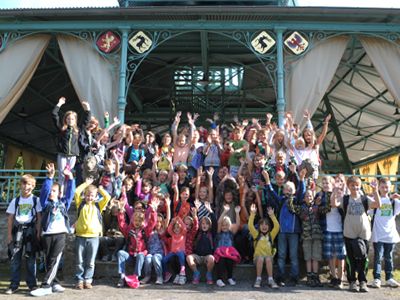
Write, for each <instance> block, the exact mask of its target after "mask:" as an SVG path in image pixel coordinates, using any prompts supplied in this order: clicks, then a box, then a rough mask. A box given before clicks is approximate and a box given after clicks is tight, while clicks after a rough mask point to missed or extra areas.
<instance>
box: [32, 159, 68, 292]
mask: <svg viewBox="0 0 400 300" xmlns="http://www.w3.org/2000/svg"><path fill="white" fill-rule="evenodd" d="M46 169H47V172H48V174H47V178H46V179H45V181H44V183H43V185H42V189H41V191H40V204H41V206H42V207H43V208H44V209H43V213H42V244H43V248H44V252H45V257H46V259H45V260H46V274H45V276H44V278H43V281H42V286H41V288H40V289H37V290H34V291H31V293H30V294H31V295H32V296H36V297H38V296H45V295H48V294H51V293H53V292H54V293H55V292H63V291H64V290H65V289H64V288H63V287H62V286H61V285H60V284H59V282H58V280H57V277H56V276H57V270H58V265H59V263H60V259H61V256H62V253H63V250H64V247H65V241H66V234H67V233H69V232H70V226H69V217H68V209H69V207H70V205H71V202H72V198H73V197H74V193H75V180H74V178H73V176H72V173H71V171H70V170H68V169H65V170H64V175H65V178H68V181H67V188H66V193H65V197H63V198H59V197H60V194H61V191H60V185H59V184H58V183H54V182H53V178H54V174H55V169H54V164H53V163H50V164H48V165H47V166H46Z"/></svg>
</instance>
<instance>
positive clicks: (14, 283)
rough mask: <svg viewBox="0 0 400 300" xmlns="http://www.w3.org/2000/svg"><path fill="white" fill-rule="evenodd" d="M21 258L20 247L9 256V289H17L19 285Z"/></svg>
mask: <svg viewBox="0 0 400 300" xmlns="http://www.w3.org/2000/svg"><path fill="white" fill-rule="evenodd" d="M21 260H22V249H20V250H19V251H18V252H17V253H15V254H14V255H13V257H12V258H11V264H10V269H11V280H10V281H11V282H10V287H11V289H13V290H14V289H17V288H18V287H19V283H20V281H21Z"/></svg>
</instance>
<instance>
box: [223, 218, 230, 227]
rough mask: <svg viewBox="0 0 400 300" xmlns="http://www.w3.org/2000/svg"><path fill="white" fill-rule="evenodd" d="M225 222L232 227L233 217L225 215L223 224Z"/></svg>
mask: <svg viewBox="0 0 400 300" xmlns="http://www.w3.org/2000/svg"><path fill="white" fill-rule="evenodd" d="M223 223H226V224H227V225H228V226H229V227H231V225H232V221H231V219H230V218H229V217H228V216H225V217H224V218H223V219H222V222H221V224H223Z"/></svg>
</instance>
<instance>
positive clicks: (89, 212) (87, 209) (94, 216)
mask: <svg viewBox="0 0 400 300" xmlns="http://www.w3.org/2000/svg"><path fill="white" fill-rule="evenodd" d="M87 186H88V184H87V183H82V184H81V185H80V186H78V187H77V188H76V191H75V196H74V199H75V204H76V208H77V210H78V209H79V206H80V205H81V203H82V201H85V197H84V196H82V195H81V194H82V192H83V190H84V189H85V188H86V187H87ZM98 191H99V193H100V195H101V196H102V197H103V198H102V199H101V200H100V201H99V202H98V204H99V208H100V212H102V211H103V210H104V209H105V207H106V206H107V203H108V201H110V198H111V197H110V195H109V194H108V193H107V192H106V191H105V190H104V189H103V188H101V187H100V188H99V190H98ZM102 233H103V228H102V225H101V224H100V221H99V217H98V209H97V207H96V204H95V202H94V201H91V202H89V203H88V202H87V203H86V204H85V205H84V206H83V207H82V210H81V212H80V213H79V216H78V220H77V221H76V224H75V234H76V236H80V237H97V236H100V235H101V234H102Z"/></svg>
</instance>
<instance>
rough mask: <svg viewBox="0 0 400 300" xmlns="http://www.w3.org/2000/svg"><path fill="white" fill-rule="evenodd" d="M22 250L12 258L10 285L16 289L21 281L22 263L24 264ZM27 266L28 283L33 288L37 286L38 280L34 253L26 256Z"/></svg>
mask: <svg viewBox="0 0 400 300" xmlns="http://www.w3.org/2000/svg"><path fill="white" fill-rule="evenodd" d="M22 252H23V249H20V250H19V251H18V252H17V253H15V254H14V256H13V258H12V259H11V266H10V267H11V280H10V281H11V283H10V287H11V288H13V289H16V288H18V287H19V283H20V281H21V264H22ZM25 266H26V277H25V278H26V284H27V286H28V287H29V288H33V287H36V286H37V282H36V259H35V256H34V255H30V256H29V257H26V258H25Z"/></svg>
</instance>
